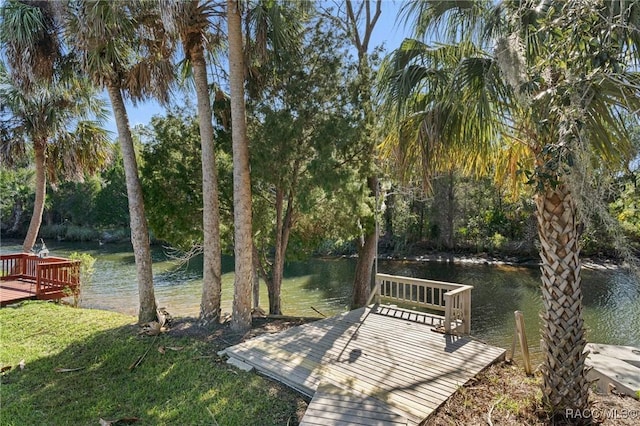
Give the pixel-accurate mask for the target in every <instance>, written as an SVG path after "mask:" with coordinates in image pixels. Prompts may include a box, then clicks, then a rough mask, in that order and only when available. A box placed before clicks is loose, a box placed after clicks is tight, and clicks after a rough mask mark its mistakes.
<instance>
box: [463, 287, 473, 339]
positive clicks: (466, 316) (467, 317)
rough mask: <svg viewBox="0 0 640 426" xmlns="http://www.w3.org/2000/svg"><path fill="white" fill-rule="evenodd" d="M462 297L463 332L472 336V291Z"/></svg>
mask: <svg viewBox="0 0 640 426" xmlns="http://www.w3.org/2000/svg"><path fill="white" fill-rule="evenodd" d="M462 297H463V300H462V313H463V314H462V316H463V318H462V322H463V330H462V332H463V333H464V334H471V291H466V292H464V294H463V296H462Z"/></svg>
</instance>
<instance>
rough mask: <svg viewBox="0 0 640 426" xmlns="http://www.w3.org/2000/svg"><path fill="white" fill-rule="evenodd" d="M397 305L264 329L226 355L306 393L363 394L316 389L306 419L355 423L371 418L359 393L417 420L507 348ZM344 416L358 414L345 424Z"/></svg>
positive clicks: (324, 422) (423, 417)
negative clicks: (447, 331)
mask: <svg viewBox="0 0 640 426" xmlns="http://www.w3.org/2000/svg"><path fill="white" fill-rule="evenodd" d="M399 311H401V310H398V309H390V310H389V309H384V310H382V312H390V313H391V314H392V315H393V316H385V315H380V314H377V313H374V312H372V311H371V310H370V309H368V308H367V309H365V308H361V309H359V310H355V311H351V312H348V313H346V314H342V315H339V316H337V317H333V318H328V319H324V320H320V321H317V322H314V323H309V324H305V325H302V326H299V327H293V328H291V329H288V330H286V331H284V332H282V333H278V334H273V335H263V336H260V337H257V338H255V339H252V340H249V341H247V342H245V343H242V344H239V345H236V346H233V347H231V348H227V349H226V350H225V351H223V353H225V354H227V355H229V356H230V357H234V358H236V359H239V360H242V361H243V362H246V363H248V364H250V365H252V366H254V367H255V368H256V369H258V370H259V371H261V372H262V373H263V374H266V375H268V376H270V377H273V378H275V379H276V380H279V381H281V382H283V383H285V384H287V385H289V386H291V387H293V388H294V389H297V390H299V391H301V392H302V393H305V394H307V395H309V396H311V395H313V394H314V392H317V391H318V389H324V388H323V386H329V387H331V386H333V387H337V388H340V389H342V392H347V394H346V395H351V394H353V395H358V396H356V397H353V398H355V399H353V398H351V399H349V398H348V397H345V398H343V399H341V398H339V397H336V394H335V390H334V389H329V391H322V392H320V395H318V393H316V395H315V396H314V400H315V402H314V400H312V405H313V406H312V405H310V406H309V409H308V414H306V415H305V419H304V420H305V421H306V423H303V424H308V425H313V424H322V425H324V426H326V425H329V424H357V423H356V422H355V420H354V419H356V418H364V419H368V420H372V418H371V417H370V416H372V415H373V414H372V413H369V411H370V409H371V407H370V406H369V405H370V403H367V404H365V403H363V405H361V406H358V407H355V406H353V405H352V402H353V401H356V400H357V399H358V398H360V399H362V398H369V399H367V401H370V400H373V401H378V402H379V403H380V404H382V405H383V406H384V407H385V408H384V410H387V411H389V410H391V411H392V412H394V413H395V414H396V415H399V416H401V417H402V418H406V419H407V422H408V424H411V425H413V424H417V423H419V422H421V421H422V420H423V419H425V418H426V417H428V415H429V414H430V413H431V412H433V410H435V409H436V408H437V407H438V406H440V405H441V404H442V403H443V402H444V401H446V399H447V398H448V397H449V396H450V395H452V394H453V393H454V392H455V391H456V390H457V389H458V388H459V387H460V386H461V385H463V384H464V383H466V382H467V381H468V380H469V379H470V378H472V377H473V376H474V375H475V374H477V373H478V372H479V371H481V370H482V369H484V368H485V367H487V366H488V365H489V364H491V363H492V362H494V361H495V360H497V359H499V358H500V357H502V356H504V352H505V351H504V350H502V349H499V348H492V347H490V346H487V345H485V344H483V343H480V342H477V341H474V340H471V339H469V338H460V337H455V336H447V335H444V334H441V333H437V332H434V331H433V330H432V328H433V327H434V326H437V325H438V320H439V319H438V318H437V317H436V318H435V319H433V318H430V316H429V315H428V314H421V313H415V312H408V313H407V312H405V313H399ZM321 383H323V385H321ZM318 392H319V391H318ZM327 392H328V393H327ZM345 399H346V400H348V401H347V402H345ZM363 401H364V400H363ZM340 413H342V414H340ZM341 416H345V417H344V418H348V417H349V416H352V417H353V416H355V417H353V418H350V417H349V418H350V420H349V421H347V422H344V421H343V417H341ZM367 416H369V417H367ZM362 421H363V422H364V423H362V424H371V422H369V423H367V422H366V421H365V420H362ZM341 422H342V423H341Z"/></svg>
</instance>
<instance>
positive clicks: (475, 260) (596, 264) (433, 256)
mask: <svg viewBox="0 0 640 426" xmlns="http://www.w3.org/2000/svg"><path fill="white" fill-rule="evenodd" d="M343 257H351V256H343ZM353 257H357V256H353ZM378 260H384V261H400V262H435V263H451V264H461V265H485V266H513V267H523V268H539V267H540V266H541V262H540V260H539V259H537V258H532V257H530V256H528V257H517V256H508V255H507V256H499V255H490V254H487V253H481V254H478V255H467V254H454V253H447V252H436V253H429V254H422V255H418V254H411V255H404V256H399V255H391V254H380V255H378ZM580 260H581V263H582V268H583V269H588V270H599V271H606V270H619V269H623V268H626V267H628V265H627V264H626V263H619V262H616V261H614V260H612V259H594V258H592V257H585V258H581V259H580Z"/></svg>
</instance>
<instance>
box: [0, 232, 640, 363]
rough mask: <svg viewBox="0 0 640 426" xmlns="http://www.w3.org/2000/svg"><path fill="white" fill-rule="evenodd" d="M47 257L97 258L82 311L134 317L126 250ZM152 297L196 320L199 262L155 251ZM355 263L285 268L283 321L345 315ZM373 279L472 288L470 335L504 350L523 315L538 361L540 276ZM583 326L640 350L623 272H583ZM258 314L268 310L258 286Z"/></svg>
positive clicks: (639, 293)
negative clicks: (414, 280) (515, 317)
mask: <svg viewBox="0 0 640 426" xmlns="http://www.w3.org/2000/svg"><path fill="white" fill-rule="evenodd" d="M47 245H48V247H49V250H50V251H51V254H52V255H59V256H68V255H69V254H70V253H71V252H73V251H79V252H84V253H89V254H91V255H92V256H94V257H95V258H96V263H95V267H94V268H95V272H94V275H93V278H92V280H91V282H88V283H85V284H83V288H82V295H81V302H80V303H81V306H83V307H87V308H97V309H107V310H113V311H118V312H123V313H127V314H131V315H136V314H137V309H138V295H137V283H136V272H135V264H134V257H133V253H132V251H131V248H130V246H129V245H126V244H122V245H121V244H106V245H103V246H100V245H98V243H86V244H79V243H74V244H71V243H57V242H56V243H54V242H51V243H48V244H47ZM19 251H21V247H20V245H19V244H17V243H16V242H10V241H9V242H7V241H3V242H2V246H1V252H2V253H3V254H4V253H12V252H19ZM153 261H154V263H153V269H154V283H155V294H156V299H157V300H158V304H159V306H163V307H165V308H166V309H167V310H168V311H169V312H170V313H171V314H172V315H173V316H181V317H184V316H197V315H198V310H199V304H200V292H201V288H202V279H201V276H202V261H201V259H200V258H196V259H194V260H192V261H191V262H190V263H189V264H188V265H186V266H185V265H183V266H179V265H177V264H176V263H175V262H174V261H172V260H170V259H168V258H167V256H166V255H165V252H164V250H163V249H162V248H159V247H155V248H154V249H153ZM354 269H355V260H354V259H342V258H340V259H310V260H308V261H306V262H296V263H289V264H288V265H287V267H286V269H285V279H284V282H283V286H282V306H283V311H284V313H285V314H288V315H297V316H318V314H317V312H316V310H317V311H319V312H321V313H323V314H324V315H327V316H330V315H335V314H338V313H340V312H344V311H345V310H347V309H348V305H349V298H350V295H351V289H350V286H351V281H352V279H353V274H354ZM222 270H223V277H222V282H223V292H222V300H223V302H222V310H223V312H230V311H231V301H232V298H233V259H232V258H231V257H223V261H222ZM379 271H380V272H382V273H390V274H395V275H406V276H412V277H417V278H427V279H435V280H441V281H451V282H457V283H462V284H468V285H473V286H474V289H473V292H472V324H471V331H472V335H473V336H474V337H476V338H478V339H480V340H483V341H485V342H487V343H490V344H493V345H497V346H501V347H504V348H509V347H510V346H511V341H512V339H513V334H514V320H513V312H514V311H516V310H520V311H522V312H523V314H524V318H525V324H526V329H527V330H526V331H527V336H528V339H529V345H530V346H531V351H532V353H533V356H534V357H537V356H538V355H539V353H538V352H539V350H538V349H537V348H538V346H539V345H538V343H537V342H538V339H539V329H540V320H539V312H540V310H541V309H542V302H541V298H540V290H539V283H540V273H539V270H538V268H530V267H514V266H489V265H477V264H461V263H442V262H415V261H398V260H393V261H390V260H385V261H380V263H379ZM582 279H583V292H584V300H583V302H584V319H585V324H586V327H587V340H588V341H590V342H597V343H607V344H615V345H632V346H640V284H639V283H638V281H637V278H636V277H635V276H634V275H633V274H631V273H629V272H627V271H624V270H621V269H603V270H587V269H584V270H583V274H582ZM260 297H261V306H263V307H266V306H268V302H267V295H266V289H265V288H264V285H262V286H261V294H260Z"/></svg>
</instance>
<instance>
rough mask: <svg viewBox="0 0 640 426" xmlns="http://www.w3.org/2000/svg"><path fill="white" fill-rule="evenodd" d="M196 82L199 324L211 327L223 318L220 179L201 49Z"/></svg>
mask: <svg viewBox="0 0 640 426" xmlns="http://www.w3.org/2000/svg"><path fill="white" fill-rule="evenodd" d="M190 56H191V63H192V65H193V78H194V81H195V86H196V96H197V98H198V120H199V128H200V144H201V147H202V202H203V211H202V228H203V234H204V241H203V245H204V247H203V271H202V299H201V301H200V320H201V322H203V323H205V324H208V323H211V322H214V321H217V320H218V319H219V318H220V300H221V298H222V280H221V269H222V267H221V259H220V205H219V201H218V176H217V173H216V153H215V146H214V133H213V124H212V122H211V119H212V114H211V103H210V98H209V84H208V82H207V67H206V63H205V60H204V51H203V49H202V45H200V46H199V47H197V48H195V49H194V50H193V51H192V52H191V55H190Z"/></svg>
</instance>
